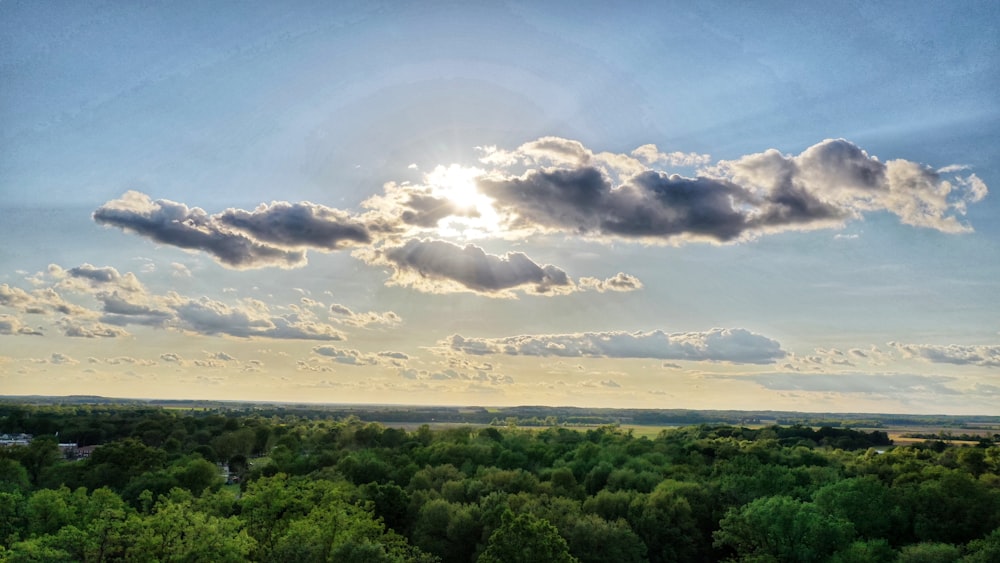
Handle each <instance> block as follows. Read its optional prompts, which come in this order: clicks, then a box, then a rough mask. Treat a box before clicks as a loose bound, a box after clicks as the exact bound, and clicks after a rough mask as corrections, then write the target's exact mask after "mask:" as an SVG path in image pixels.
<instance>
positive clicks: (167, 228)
mask: <svg viewBox="0 0 1000 563" xmlns="http://www.w3.org/2000/svg"><path fill="white" fill-rule="evenodd" d="M93 217H94V220H95V221H97V222H98V223H101V224H102V225H110V226H114V227H118V228H120V229H122V230H124V231H126V232H132V233H136V234H138V235H141V236H144V237H147V238H149V239H152V240H154V241H156V242H159V243H162V244H169V245H171V246H176V247H179V248H184V249H188V250H201V251H204V252H207V253H209V254H211V255H212V256H213V257H215V259H216V260H218V261H219V262H220V263H222V264H224V265H226V266H229V267H231V268H237V269H244V268H260V267H265V266H280V267H285V268H292V267H296V266H301V265H303V264H305V261H306V256H305V252H304V251H302V250H288V249H285V248H279V247H277V246H272V245H269V244H264V243H261V242H257V241H255V240H253V239H252V238H250V237H249V236H247V235H245V234H242V233H240V232H237V231H234V230H232V229H229V228H227V227H226V226H225V225H223V224H222V223H220V222H219V221H218V220H217V219H215V218H214V217H212V216H211V215H208V214H207V213H205V211H203V210H201V209H199V208H197V207H192V208H188V206H186V205H184V204H183V203H176V202H173V201H168V200H164V199H160V200H156V201H152V200H151V199H150V198H149V196H147V195H146V194H143V193H139V192H134V191H130V192H127V193H126V194H125V195H124V196H122V198H121V199H117V200H113V201H109V202H107V203H105V204H104V205H102V206H101V207H99V208H97V210H96V211H94V214H93Z"/></svg>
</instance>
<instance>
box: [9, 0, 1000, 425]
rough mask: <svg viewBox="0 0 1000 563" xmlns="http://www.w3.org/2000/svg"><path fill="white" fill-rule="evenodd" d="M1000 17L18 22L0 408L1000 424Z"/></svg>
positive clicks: (160, 10) (560, 13) (134, 10)
mask: <svg viewBox="0 0 1000 563" xmlns="http://www.w3.org/2000/svg"><path fill="white" fill-rule="evenodd" d="M998 23H1000V6H998V5H997V4H996V3H993V2H966V3H960V4H956V3H947V2H926V3H920V4H918V5H914V4H912V3H904V2H887V3H878V4H875V5H872V4H871V3H864V2H842V3H837V4H835V5H833V6H822V7H821V6H812V5H800V4H798V3H793V2H788V3H774V4H769V5H767V6H752V5H731V4H728V3H704V4H699V5H689V3H681V2H668V3H643V4H640V5H636V6H632V7H630V8H629V9H628V10H623V9H621V8H619V7H615V6H610V5H608V6H596V5H595V6H589V7H587V8H586V9H580V8H579V7H578V5H577V4H570V3H564V2H556V3H543V4H541V5H534V4H532V3H515V2H510V3H506V2H505V3H499V2H497V3H487V4H484V5H454V4H450V3H443V2H426V3H420V4H417V5H411V6H400V5H398V4H396V3H386V4H385V5H379V4H376V3H369V2H363V3H357V4H356V5H349V4H344V3H337V4H336V5H328V4H327V3H319V2H316V3H309V2H307V3H304V4H300V5H296V6H290V5H285V4H280V3H279V4H273V3H266V2H249V3H241V4H239V5H226V4H219V3H211V4H204V3H197V2H190V3H185V2H181V3H170V4H169V5H167V4H162V5H161V4H147V5H127V4H118V3H110V4H105V3H99V2H81V3H75V4H66V5H58V6H57V5H55V4H46V3H19V2H8V3H0V83H2V84H4V86H3V88H0V196H2V197H0V225H2V227H3V230H2V232H3V235H2V236H3V244H2V245H0V393H2V394H5V395H27V394H38V395H68V394H84V395H103V396H112V397H148V398H178V399H182V398H190V399H229V400H251V401H301V402H316V403H351V402H357V403H380V404H386V403H396V404H434V405H519V404H546V405H573V406H584V407H588V406H589V407H643V408H691V409H746V410H766V409H773V410H797V411H812V412H880V413H892V412H900V413H915V414H922V413H941V414H986V415H998V414H1000V408H998V406H997V405H1000V325H998V319H1000V299H998V298H997V296H998V295H1000V221H998V220H997V217H1000V203H998V202H997V198H996V195H995V194H992V193H990V192H991V190H995V189H996V186H997V185H998V184H1000V182H998V174H1000V163H998V161H997V158H996V155H997V154H1000V135H997V132H998V131H1000V127H998V125H1000V111H998V110H1000V107H998V99H997V94H996V93H997V92H998V91H1000V45H998V38H1000V30H998Z"/></svg>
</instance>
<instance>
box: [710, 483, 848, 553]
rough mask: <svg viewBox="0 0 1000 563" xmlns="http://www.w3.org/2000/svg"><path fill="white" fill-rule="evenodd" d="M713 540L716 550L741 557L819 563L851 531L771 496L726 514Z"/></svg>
mask: <svg viewBox="0 0 1000 563" xmlns="http://www.w3.org/2000/svg"><path fill="white" fill-rule="evenodd" d="M714 536H715V544H714V545H715V546H716V547H720V548H729V549H732V550H734V551H735V552H736V554H737V555H739V556H741V557H764V558H773V559H774V560H775V561H800V562H801V561H823V560H825V559H826V558H827V557H829V556H830V555H832V554H833V552H835V551H836V550H837V549H838V548H839V547H841V546H843V545H844V544H847V543H849V542H850V541H851V540H852V539H853V537H854V527H853V526H852V525H851V523H850V522H848V521H846V520H844V519H841V518H838V517H836V516H831V515H827V514H823V512H822V511H820V509H819V508H817V507H816V506H815V505H813V504H809V503H805V502H802V501H799V500H795V499H793V498H791V497H787V496H775V497H763V498H759V499H757V500H755V501H753V502H751V503H749V504H747V505H745V506H742V507H740V508H735V509H731V510H729V512H727V513H726V516H725V517H724V518H723V519H722V520H721V521H720V522H719V530H718V531H716V532H715V534H714Z"/></svg>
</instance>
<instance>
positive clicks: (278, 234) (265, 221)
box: [214, 201, 371, 250]
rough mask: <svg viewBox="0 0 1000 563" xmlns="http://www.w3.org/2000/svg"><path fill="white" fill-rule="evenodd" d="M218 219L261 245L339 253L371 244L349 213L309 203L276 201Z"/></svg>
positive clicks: (222, 214) (219, 215) (365, 233)
mask: <svg viewBox="0 0 1000 563" xmlns="http://www.w3.org/2000/svg"><path fill="white" fill-rule="evenodd" d="M214 218H215V219H216V220H217V221H218V222H219V223H221V224H223V225H226V226H228V227H231V228H233V229H235V230H238V231H242V232H243V233H245V234H247V235H249V236H250V237H251V238H253V239H254V240H256V241H258V242H260V243H269V244H273V245H276V246H281V247H285V248H321V249H324V250H335V249H337V248H342V247H343V246H346V245H349V244H352V243H367V242H370V241H371V235H370V234H369V233H368V229H367V228H366V227H365V226H364V225H363V224H361V223H359V222H358V221H356V220H354V219H353V218H352V217H351V216H350V215H349V214H348V213H346V212H344V211H340V210H338V209H332V208H329V207H325V206H322V205H316V204H314V203H310V202H308V201H305V202H301V203H288V202H282V201H276V202H272V203H271V204H270V205H260V206H258V207H257V209H254V210H253V211H245V210H242V209H227V210H225V211H223V212H222V213H220V214H218V215H215V216H214Z"/></svg>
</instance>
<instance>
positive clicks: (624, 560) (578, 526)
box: [564, 514, 647, 563]
mask: <svg viewBox="0 0 1000 563" xmlns="http://www.w3.org/2000/svg"><path fill="white" fill-rule="evenodd" d="M564 535H565V536H566V541H567V544H568V545H569V551H570V553H571V554H572V555H573V556H574V557H576V558H577V559H578V560H579V561H580V562H581V563H604V562H607V561H614V562H615V563H632V562H634V563H640V562H642V561H646V560H647V559H646V546H645V544H643V543H642V540H641V539H639V536H637V535H636V534H635V532H633V531H632V528H630V527H629V525H628V523H627V522H625V520H616V521H614V522H608V521H607V520H605V519H603V518H601V517H600V516H597V515H596V514H585V515H583V516H581V517H579V518H576V519H574V520H573V522H572V523H571V524H570V525H569V527H568V530H567V531H566V532H565V534H564Z"/></svg>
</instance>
